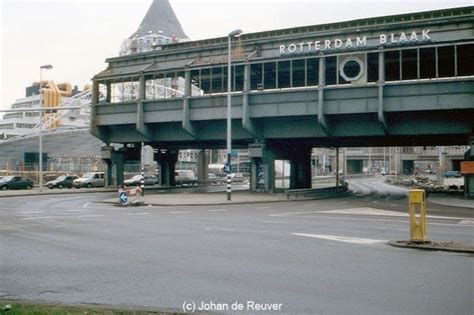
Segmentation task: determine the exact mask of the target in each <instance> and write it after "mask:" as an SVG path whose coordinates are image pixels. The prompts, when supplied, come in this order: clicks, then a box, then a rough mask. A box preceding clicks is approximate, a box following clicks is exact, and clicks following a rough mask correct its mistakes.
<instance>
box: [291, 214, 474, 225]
mask: <svg viewBox="0 0 474 315" xmlns="http://www.w3.org/2000/svg"><path fill="white" fill-rule="evenodd" d="M295 218H297V219H318V220H321V219H326V220H336V221H340V220H347V221H366V222H367V221H377V222H394V223H399V224H408V221H405V220H403V221H400V220H397V218H398V217H394V219H393V220H389V219H380V218H378V219H372V218H349V217H343V216H338V215H334V216H327V215H326V216H323V215H318V216H309V215H306V216H304V215H300V216H296V217H295ZM403 219H405V218H403ZM428 225H447V226H458V227H465V228H472V227H473V226H471V225H467V224H465V225H459V224H458V223H437V222H429V223H428Z"/></svg>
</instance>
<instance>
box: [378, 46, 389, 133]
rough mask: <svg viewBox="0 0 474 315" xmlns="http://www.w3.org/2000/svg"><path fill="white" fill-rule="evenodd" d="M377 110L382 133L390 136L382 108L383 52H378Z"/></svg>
mask: <svg viewBox="0 0 474 315" xmlns="http://www.w3.org/2000/svg"><path fill="white" fill-rule="evenodd" d="M377 85H378V108H377V118H378V120H379V122H380V123H381V124H382V128H383V131H384V132H385V134H386V135H388V134H390V132H389V130H388V125H387V120H386V119H385V111H384V107H383V88H384V85H385V61H384V53H383V51H380V52H379V79H378V83H377Z"/></svg>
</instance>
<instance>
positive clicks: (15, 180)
mask: <svg viewBox="0 0 474 315" xmlns="http://www.w3.org/2000/svg"><path fill="white" fill-rule="evenodd" d="M31 188H33V181H32V180H31V179H29V178H26V177H21V176H5V177H3V178H2V179H0V189H1V190H8V189H31Z"/></svg>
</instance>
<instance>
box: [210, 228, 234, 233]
mask: <svg viewBox="0 0 474 315" xmlns="http://www.w3.org/2000/svg"><path fill="white" fill-rule="evenodd" d="M205 230H206V231H220V232H235V229H230V228H210V227H207V228H205Z"/></svg>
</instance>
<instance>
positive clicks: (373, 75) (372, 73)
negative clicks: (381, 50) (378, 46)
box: [367, 53, 379, 82]
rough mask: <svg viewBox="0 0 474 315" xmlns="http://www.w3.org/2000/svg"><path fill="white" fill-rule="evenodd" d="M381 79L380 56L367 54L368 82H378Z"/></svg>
mask: <svg viewBox="0 0 474 315" xmlns="http://www.w3.org/2000/svg"><path fill="white" fill-rule="evenodd" d="M378 79H379V54H378V53H369V54H367V82H377V81H378Z"/></svg>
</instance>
